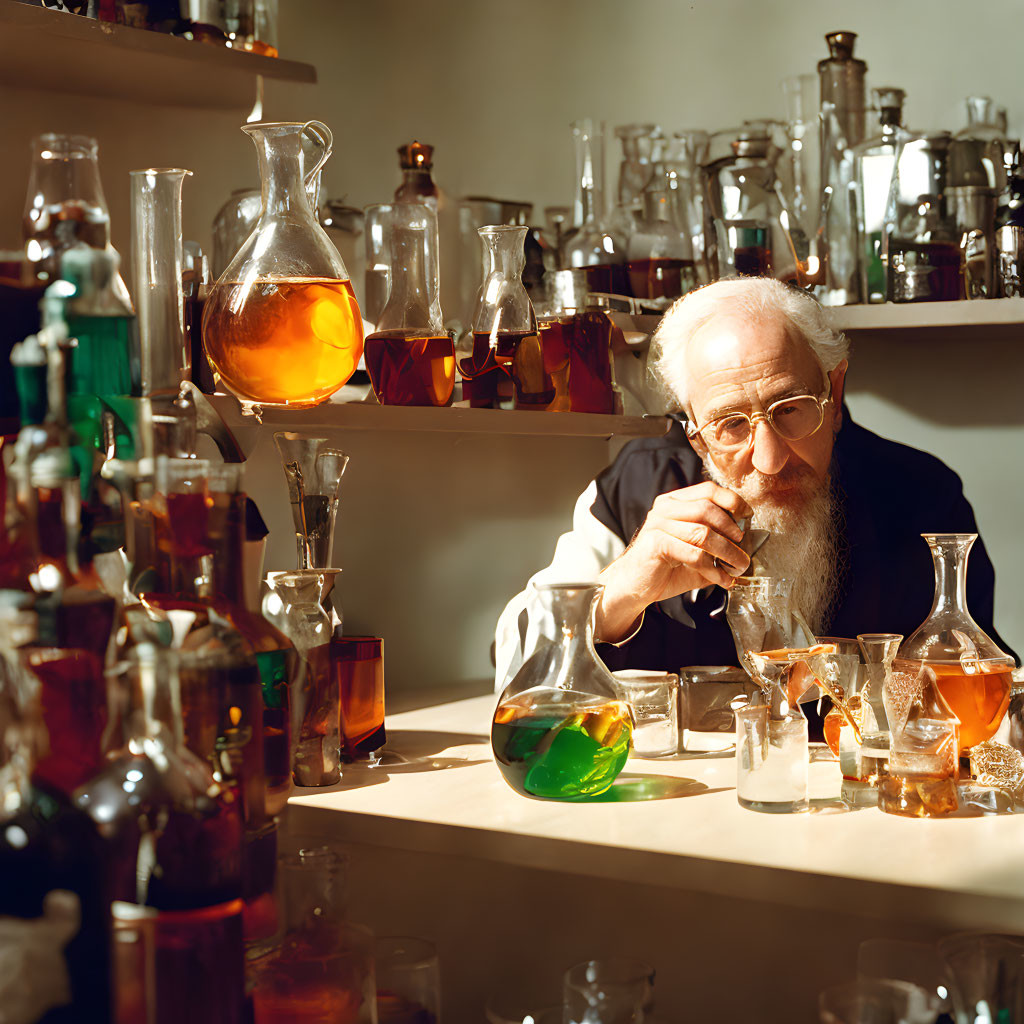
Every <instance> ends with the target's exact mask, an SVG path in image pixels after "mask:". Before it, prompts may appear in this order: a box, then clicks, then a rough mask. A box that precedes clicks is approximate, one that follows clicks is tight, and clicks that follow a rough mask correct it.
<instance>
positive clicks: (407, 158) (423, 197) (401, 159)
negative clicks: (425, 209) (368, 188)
mask: <svg viewBox="0 0 1024 1024" xmlns="http://www.w3.org/2000/svg"><path fill="white" fill-rule="evenodd" d="M398 166H399V167H400V168H401V169H402V184H401V185H399V186H398V188H396V189H395V202H396V203H423V204H424V206H429V207H430V208H431V209H432V210H433V211H434V214H435V215H436V214H437V208H438V204H439V202H440V196H441V193H440V190H439V189H438V187H437V185H436V184H434V179H433V176H432V175H431V173H430V172H431V170H432V169H433V167H434V147H433V146H428V145H427V144H426V143H425V142H418V141H416V140H415V139H414V140H413V141H412V142H407V143H405V145H403V146H399V147H398Z"/></svg>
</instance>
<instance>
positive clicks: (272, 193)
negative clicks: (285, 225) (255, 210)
mask: <svg viewBox="0 0 1024 1024" xmlns="http://www.w3.org/2000/svg"><path fill="white" fill-rule="evenodd" d="M301 139H302V135H301V131H296V132H295V133H294V134H289V135H282V136H277V137H273V138H272V137H268V136H265V135H264V136H262V137H261V138H259V139H258V140H257V147H256V148H257V153H258V154H259V168H260V196H261V198H262V200H263V210H262V212H261V218H262V217H267V216H282V215H287V216H291V217H308V218H310V219H311V220H312V219H314V218H313V211H312V209H311V208H310V204H309V196H308V194H307V191H306V183H305V180H304V178H303V173H302V171H303V160H302V148H301V147H302V141H301Z"/></svg>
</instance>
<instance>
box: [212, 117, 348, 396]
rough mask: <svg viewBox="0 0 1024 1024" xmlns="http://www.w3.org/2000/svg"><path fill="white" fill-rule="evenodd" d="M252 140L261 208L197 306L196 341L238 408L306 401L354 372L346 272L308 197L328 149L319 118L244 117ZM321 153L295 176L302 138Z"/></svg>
mask: <svg viewBox="0 0 1024 1024" xmlns="http://www.w3.org/2000/svg"><path fill="white" fill-rule="evenodd" d="M242 131H244V132H245V133H246V134H247V135H249V136H250V137H251V138H252V140H253V142H254V143H255V144H256V151H257V153H258V156H259V165H260V178H261V198H262V204H263V205H262V209H261V211H260V219H259V220H258V221H257V223H256V229H255V231H254V232H253V233H252V234H251V235H250V236H249V238H248V239H247V240H246V242H245V243H244V244H243V245H242V247H241V249H239V251H238V252H237V253H236V255H235V257H234V259H232V261H231V262H230V263H229V264H228V267H227V269H226V270H225V271H224V273H223V274H222V275H221V276H220V278H219V279H218V281H217V283H216V285H214V287H213V290H212V291H211V292H210V297H209V299H208V300H207V303H206V309H205V310H204V312H203V346H204V348H205V349H206V355H207V358H208V359H209V361H210V366H211V367H212V368H213V371H214V374H215V376H216V377H217V378H218V379H219V380H220V382H221V383H223V384H224V386H226V387H227V388H228V390H229V391H231V392H232V393H234V394H235V395H236V396H237V397H238V398H239V400H240V401H241V402H242V403H243V407H249V408H250V409H251V408H252V407H253V406H260V405H289V406H297V407H302V406H311V405H318V404H319V403H320V402H323V401H326V399H328V398H329V397H330V396H331V395H332V394H333V393H334V392H335V391H337V390H338V388H340V387H341V386H342V385H343V384H344V383H345V382H346V381H347V380H348V379H349V377H351V376H352V373H353V372H354V371H355V368H356V364H357V363H358V362H359V357H360V355H361V354H362V351H363V326H362V318H361V316H360V314H359V306H358V304H357V303H356V299H355V293H354V292H353V290H352V284H351V282H350V281H349V275H348V271H347V270H346V269H345V264H344V262H343V261H342V259H341V256H340V255H339V254H338V250H337V249H336V248H335V247H334V245H333V243H332V242H331V240H330V238H329V237H328V236H327V233H326V232H325V231H324V229H323V228H322V227H321V226H320V223H319V222H318V220H317V217H316V213H315V210H314V208H313V207H312V206H311V205H310V199H309V194H308V192H307V189H308V188H311V187H312V186H313V185H314V184H315V182H316V180H317V176H318V174H319V172H320V169H321V168H322V167H323V165H324V163H326V161H327V159H328V158H329V157H330V154H331V147H332V141H333V140H332V136H331V133H330V130H329V129H328V128H327V126H326V125H324V124H322V123H321V122H319V121H307V122H306V123H305V124H302V123H300V122H282V123H276V124H272V123H267V124H248V125H245V126H243V128H242ZM306 135H308V136H310V137H312V138H313V140H314V141H316V142H318V143H319V144H320V147H321V148H322V155H321V157H320V159H319V161H318V162H317V163H316V165H315V166H314V167H313V168H312V170H310V171H309V172H308V173H305V174H304V156H303V151H302V140H303V137H304V136H306Z"/></svg>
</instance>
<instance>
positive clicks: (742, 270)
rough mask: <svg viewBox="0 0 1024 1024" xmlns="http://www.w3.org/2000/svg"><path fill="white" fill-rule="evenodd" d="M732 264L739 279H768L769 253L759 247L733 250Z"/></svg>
mask: <svg viewBox="0 0 1024 1024" xmlns="http://www.w3.org/2000/svg"><path fill="white" fill-rule="evenodd" d="M733 263H734V264H735V266H736V273H737V274H739V275H740V277H770V276H771V272H772V254H771V251H770V250H768V249H766V248H764V247H763V246H760V245H742V246H739V247H738V248H736V249H734V250H733Z"/></svg>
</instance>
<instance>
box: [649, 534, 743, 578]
mask: <svg viewBox="0 0 1024 1024" xmlns="http://www.w3.org/2000/svg"><path fill="white" fill-rule="evenodd" d="M662 554H663V556H664V557H665V558H667V559H668V560H669V561H670V562H672V563H674V564H675V565H678V566H681V567H683V568H686V569H690V570H691V571H693V572H695V573H697V574H698V575H700V576H701V577H703V578H704V580H705V581H706V582H707V583H715V584H717V585H718V586H720V587H725V588H726V589H727V590H728V589H729V587H731V586H732V585H733V584H734V583H735V582H736V581H735V579H733V577H732V576H730V575H729V574H728V573H727V572H726V571H725V570H724V569H719V568H718V566H716V565H715V563H714V561H713V560H712V558H711V556H710V555H709V554H708V553H707V552H706V551H704V550H703V549H701V548H698V547H695V546H694V545H693V544H689V543H687V542H686V541H685V540H681V539H680V538H679V537H676V536H674V535H673V534H671V533H665V534H664V535H663V537H662Z"/></svg>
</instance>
